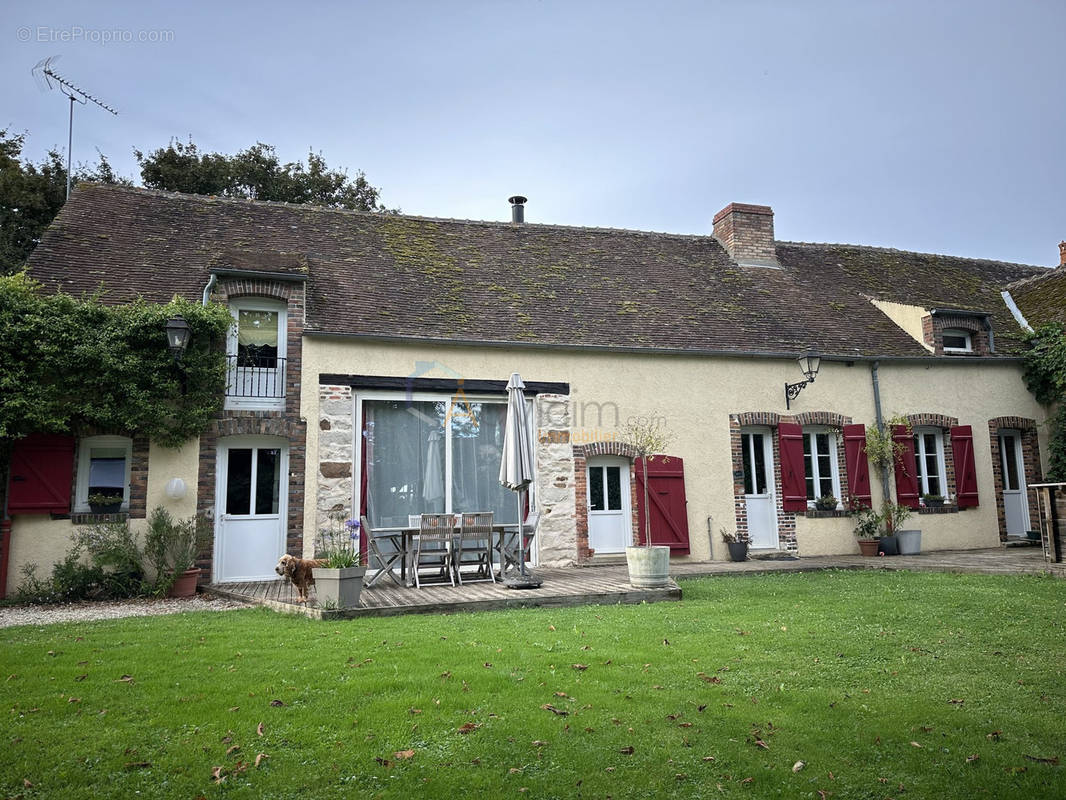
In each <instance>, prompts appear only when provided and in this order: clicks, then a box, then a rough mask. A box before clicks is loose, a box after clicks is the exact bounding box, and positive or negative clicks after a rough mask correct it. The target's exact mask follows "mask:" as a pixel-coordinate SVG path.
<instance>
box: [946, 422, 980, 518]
mask: <svg viewBox="0 0 1066 800" xmlns="http://www.w3.org/2000/svg"><path fill="white" fill-rule="evenodd" d="M951 450H952V453H953V454H954V457H955V499H956V502H957V503H958V506H959V508H973V507H974V506H976V505H977V469H976V467H975V465H974V460H973V428H971V427H970V426H969V425H956V426H955V427H954V428H952V429H951Z"/></svg>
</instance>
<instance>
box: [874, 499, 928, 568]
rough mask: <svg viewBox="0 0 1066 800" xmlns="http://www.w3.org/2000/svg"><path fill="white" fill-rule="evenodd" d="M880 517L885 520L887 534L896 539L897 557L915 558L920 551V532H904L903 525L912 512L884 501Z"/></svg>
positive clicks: (889, 501)
mask: <svg viewBox="0 0 1066 800" xmlns="http://www.w3.org/2000/svg"><path fill="white" fill-rule="evenodd" d="M882 509H883V511H882V515H883V517H884V520H885V528H886V529H887V531H888V533H889V534H891V535H893V536H895V537H896V545H897V550H898V552H899V555H901V556H916V555H918V554H919V553H920V552H921V551H922V532H921V531H920V530H904V529H903V523H904V522H906V521H907V519H908V518H909V517H910V516H911V514H913V513H914V512H913V511H912V510H911V509H910V508H908V507H907V506H905V505H901V504H900V503H893V502H892V501H891V500H886V501H885V503H884V505H883V506H882Z"/></svg>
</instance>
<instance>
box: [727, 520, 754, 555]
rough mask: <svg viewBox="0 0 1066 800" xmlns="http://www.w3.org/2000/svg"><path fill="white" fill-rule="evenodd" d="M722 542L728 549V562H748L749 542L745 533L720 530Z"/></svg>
mask: <svg viewBox="0 0 1066 800" xmlns="http://www.w3.org/2000/svg"><path fill="white" fill-rule="evenodd" d="M722 541H723V542H725V543H726V546H727V547H728V548H729V560H730V561H747V560H748V544H749V543H750V541H751V540H750V538H749V537H748V534H747V533H740V532H739V531H738V532H737V533H730V532H729V531H727V530H726V529H725V528H722Z"/></svg>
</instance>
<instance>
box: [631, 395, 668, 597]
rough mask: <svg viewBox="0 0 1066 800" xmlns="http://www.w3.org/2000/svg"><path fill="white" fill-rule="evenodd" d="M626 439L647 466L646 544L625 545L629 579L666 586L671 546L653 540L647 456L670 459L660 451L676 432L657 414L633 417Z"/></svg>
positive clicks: (647, 586) (644, 585)
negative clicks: (668, 428)
mask: <svg viewBox="0 0 1066 800" xmlns="http://www.w3.org/2000/svg"><path fill="white" fill-rule="evenodd" d="M624 435H625V437H626V441H628V442H629V444H630V445H631V446H632V448H633V450H634V453H635V455H636V457H637V459H639V460H640V462H641V465H642V466H643V468H644V509H645V513H644V544H643V545H632V546H629V547H627V548H626V565H627V566H628V568H629V582H630V584H632V585H633V586H636V587H638V588H642V589H655V588H661V587H663V586H666V584H667V583H669V581H670V548H669V547H667V546H665V545H653V544H652V543H651V513H650V512H651V509H650V508H649V507H648V460H649V459H654V458H662V459H664V460H666V459H669V456H664V455H654V454H655V453H661V452H662V451H663V450H665V449H666V448H667V446H668V445H669V444H670V440H671V439H672V438H673V436H672V435H671V434H670V433H669V431H667V430H666V429H665V428H663V426H662V425H661V424H660V421H659V419H658V418H657V417H656V416H655V415H653V414H652V415H648V416H647V417H641V418H639V421H631V422H630V423H629V424H628V425H626V427H625V434H624Z"/></svg>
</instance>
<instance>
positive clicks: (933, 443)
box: [914, 428, 946, 495]
mask: <svg viewBox="0 0 1066 800" xmlns="http://www.w3.org/2000/svg"><path fill="white" fill-rule="evenodd" d="M914 462H915V468H916V469H917V478H918V493H919V494H923V495H925V494H938V495H946V489H945V487H946V483H945V480H944V476H945V474H946V473H945V469H944V434H943V432H942V431H941V430H940V429H939V428H915V429H914Z"/></svg>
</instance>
